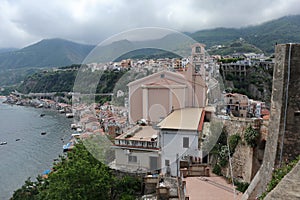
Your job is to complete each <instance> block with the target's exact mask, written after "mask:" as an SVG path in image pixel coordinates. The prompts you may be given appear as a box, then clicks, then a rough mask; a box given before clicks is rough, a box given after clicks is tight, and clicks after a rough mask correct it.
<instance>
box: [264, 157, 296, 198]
mask: <svg viewBox="0 0 300 200" xmlns="http://www.w3.org/2000/svg"><path fill="white" fill-rule="evenodd" d="M299 161H300V156H298V157H297V158H296V159H295V160H293V161H291V162H290V163H288V164H286V165H284V166H282V167H280V168H278V169H276V170H274V172H273V174H272V179H271V181H270V183H269V184H268V187H267V191H266V192H264V193H263V194H262V195H261V196H260V197H259V199H260V200H262V199H264V198H265V197H266V196H267V194H268V193H269V192H271V191H272V190H273V189H274V188H275V187H276V186H277V185H278V183H279V182H280V181H281V180H282V179H283V178H284V176H285V175H287V174H288V173H289V172H290V171H291V170H292V169H293V168H294V167H295V166H296V164H297V163H298V162H299Z"/></svg>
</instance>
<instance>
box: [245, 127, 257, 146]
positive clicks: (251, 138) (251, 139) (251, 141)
mask: <svg viewBox="0 0 300 200" xmlns="http://www.w3.org/2000/svg"><path fill="white" fill-rule="evenodd" d="M258 137H259V133H258V132H257V131H256V130H254V129H253V128H252V126H248V127H247V129H246V131H245V140H246V142H247V144H248V145H249V146H251V147H255V146H256V145H257V139H258Z"/></svg>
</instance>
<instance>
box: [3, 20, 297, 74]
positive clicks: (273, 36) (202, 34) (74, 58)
mask: <svg viewBox="0 0 300 200" xmlns="http://www.w3.org/2000/svg"><path fill="white" fill-rule="evenodd" d="M185 34H186V35H187V36H190V37H191V38H193V39H194V40H196V41H198V42H201V43H204V44H206V48H207V49H209V48H210V47H212V46H214V45H224V44H225V45H226V44H227V46H229V47H230V44H232V43H236V41H237V40H240V39H241V38H242V39H243V41H244V42H243V44H242V45H245V47H244V48H243V47H241V48H238V50H240V51H245V52H251V51H253V52H263V53H266V54H272V53H273V52H274V46H275V44H276V43H278V44H279V43H290V42H292V43H297V42H298V43H299V42H300V15H291V16H286V17H282V18H279V19H276V20H272V21H269V22H266V23H263V24H260V25H255V26H248V27H243V28H215V29H209V30H201V31H197V32H194V33H185ZM174 43H175V45H174ZM181 45H186V44H181V41H180V40H178V39H177V38H176V36H172V35H167V36H165V37H164V38H161V39H157V40H148V41H138V42H137V41H129V40H120V41H116V42H113V43H111V44H109V45H107V46H105V47H103V49H102V50H103V51H102V52H103V54H102V55H103V58H105V59H104V60H107V61H113V60H114V59H116V58H118V57H120V56H122V58H124V59H125V58H139V59H142V58H151V57H154V58H159V57H160V56H161V57H166V56H170V57H174V55H172V54H170V53H168V52H167V51H162V50H160V52H156V51H153V50H143V49H141V50H139V47H143V46H148V47H149V48H153V47H156V46H164V47H166V49H170V47H171V46H173V47H178V48H177V49H179V47H180V46H181ZM94 47H96V46H93V45H85V44H79V43H76V42H71V41H67V40H64V39H57V38H56V39H45V40H42V41H40V42H38V43H35V44H33V45H30V46H27V47H25V48H22V49H18V50H14V49H0V70H1V69H18V68H24V67H36V68H41V67H60V66H67V65H71V64H80V63H82V62H83V60H84V59H85V58H86V57H87V55H89V53H90V52H91V50H92V49H94ZM121 47H122V48H123V49H137V50H135V51H134V52H131V53H128V52H125V53H127V54H125V53H124V52H123V51H121V50H120V49H121ZM228 52H230V51H223V52H222V51H221V52H214V53H220V54H223V53H224V54H225V53H228ZM245 52H243V53H245ZM172 53H173V52H172ZM184 53H186V52H184ZM123 54H125V55H123ZM114 55H117V57H116V56H114ZM143 55H144V56H145V57H143ZM111 59H112V60H111ZM91 60H95V61H97V55H95V56H94V57H92V56H91Z"/></svg>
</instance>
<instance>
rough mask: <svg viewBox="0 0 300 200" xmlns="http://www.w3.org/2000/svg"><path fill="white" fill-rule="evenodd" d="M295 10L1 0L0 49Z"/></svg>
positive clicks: (165, 0) (296, 4)
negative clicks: (46, 40)
mask: <svg viewBox="0 0 300 200" xmlns="http://www.w3.org/2000/svg"><path fill="white" fill-rule="evenodd" d="M292 14H300V1H299V0H181V1H179V0H0V48H4V47H17V48H22V47H24V46H27V45H29V44H32V43H35V42H37V41H39V40H41V39H44V38H63V39H68V40H72V41H75V42H80V43H87V44H98V43H99V42H101V41H103V40H104V39H106V38H108V37H110V36H112V35H114V34H117V33H119V32H122V31H126V30H129V29H133V28H142V27H163V28H169V29H174V30H177V31H187V32H194V31H197V30H202V29H207V28H215V27H243V26H247V25H256V24H259V23H262V22H265V21H268V20H272V19H277V18H279V17H282V16H285V15H292Z"/></svg>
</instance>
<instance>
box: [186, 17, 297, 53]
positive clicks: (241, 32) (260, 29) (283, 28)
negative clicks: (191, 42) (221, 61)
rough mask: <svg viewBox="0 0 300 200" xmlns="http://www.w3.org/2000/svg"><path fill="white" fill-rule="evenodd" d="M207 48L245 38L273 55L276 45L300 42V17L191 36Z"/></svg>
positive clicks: (219, 29)
mask: <svg viewBox="0 0 300 200" xmlns="http://www.w3.org/2000/svg"><path fill="white" fill-rule="evenodd" d="M190 36H191V37H192V38H194V39H195V40H196V41H198V42H201V43H204V44H206V45H207V47H212V46H214V45H223V44H226V43H227V42H230V41H235V40H238V39H239V38H243V39H244V40H245V41H247V42H248V43H249V44H251V45H254V46H255V47H257V48H259V49H261V50H262V51H263V52H264V53H267V54H272V53H273V52H274V47H275V44H276V43H278V44H280V43H290V42H293V43H297V42H300V15H291V16H286V17H282V18H279V19H276V20H272V21H269V22H265V23H263V24H260V25H256V26H249V27H244V28H215V29H210V30H202V31H197V32H195V33H192V34H190Z"/></svg>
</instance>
